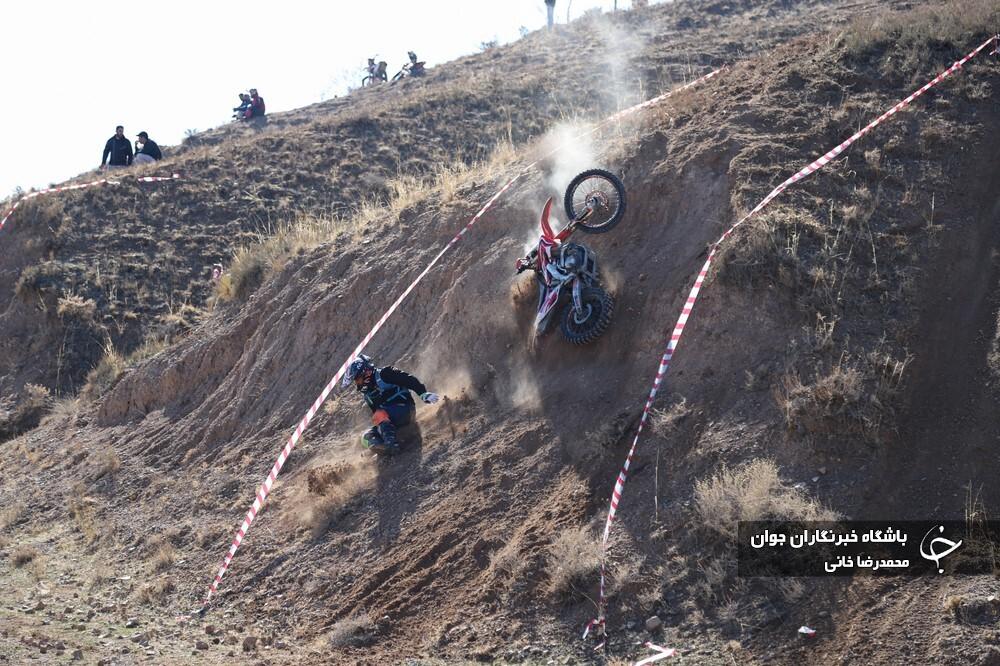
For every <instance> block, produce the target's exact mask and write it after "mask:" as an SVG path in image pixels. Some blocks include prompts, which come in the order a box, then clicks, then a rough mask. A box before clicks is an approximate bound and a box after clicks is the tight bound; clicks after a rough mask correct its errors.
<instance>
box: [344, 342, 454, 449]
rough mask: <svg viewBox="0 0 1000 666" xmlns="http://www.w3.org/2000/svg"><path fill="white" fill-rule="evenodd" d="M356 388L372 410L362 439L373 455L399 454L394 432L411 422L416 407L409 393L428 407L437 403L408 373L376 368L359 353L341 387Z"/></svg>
mask: <svg viewBox="0 0 1000 666" xmlns="http://www.w3.org/2000/svg"><path fill="white" fill-rule="evenodd" d="M351 382H354V386H355V388H357V390H358V392H359V393H361V395H362V396H363V397H364V399H365V403H367V405H368V407H369V408H370V409H371V410H372V424H373V426H372V428H370V429H369V430H368V431H366V432H365V433H364V435H362V436H361V442H362V445H364V446H365V447H366V448H369V449H371V450H372V451H374V452H375V453H378V454H385V455H390V456H391V455H395V454H397V453H399V442H397V441H396V429H397V428H401V427H403V426H406V425H409V424H410V423H412V422H413V418H414V416H415V414H416V405H415V403H414V401H413V396H412V395H410V391H414V392H416V393H417V394H418V395H419V396H420V399H421V400H423V401H424V402H425V403H427V404H433V403H435V402H437V401H438V395H437V394H436V393H430V392H428V391H427V387H426V386H424V385H423V383H422V382H421V381H420V380H419V379H417V378H416V377H414V376H413V375H411V374H408V373H406V372H403V371H402V370H399V369H398V368H394V367H392V366H391V365H387V366H385V367H384V368H376V367H375V364H374V363H373V362H372V359H371V358H369V357H368V356H365V355H364V354H361V355H360V356H358V357H357V358H356V359H354V360H353V361H351V364H350V365H349V366H348V368H347V372H346V373H345V374H344V380H343V385H344V386H345V387H347V386H350V385H351Z"/></svg>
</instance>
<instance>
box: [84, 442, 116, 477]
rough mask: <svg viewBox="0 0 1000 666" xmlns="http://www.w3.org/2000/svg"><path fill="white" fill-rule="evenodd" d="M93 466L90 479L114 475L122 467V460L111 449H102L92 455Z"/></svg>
mask: <svg viewBox="0 0 1000 666" xmlns="http://www.w3.org/2000/svg"><path fill="white" fill-rule="evenodd" d="M94 461H95V468H94V471H93V473H92V474H91V476H90V480H91V481H97V480H98V479H103V478H104V477H106V476H114V475H115V474H117V473H118V470H120V469H121V468H122V460H121V458H119V457H118V454H117V453H115V451H114V450H113V449H104V450H102V451H101V452H100V453H98V454H97V455H96V456H95V457H94Z"/></svg>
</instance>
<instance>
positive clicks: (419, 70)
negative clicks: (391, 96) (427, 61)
mask: <svg viewBox="0 0 1000 666" xmlns="http://www.w3.org/2000/svg"><path fill="white" fill-rule="evenodd" d="M426 73H427V70H425V69H424V62H423V61H420V62H414V63H407V64H405V65H403V68H402V69H401V70H399V71H398V72H396V75H395V76H393V77H392V81H390V82H389V83H390V84H392V83H396V81H399V80H400V79H404V78H406V77H409V76H417V77H420V76H423V75H424V74H426Z"/></svg>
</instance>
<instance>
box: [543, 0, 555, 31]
mask: <svg viewBox="0 0 1000 666" xmlns="http://www.w3.org/2000/svg"><path fill="white" fill-rule="evenodd" d="M545 9H546V10H547V11H548V13H549V30H551V29H552V22H553V20H554V19H555V13H556V0H545Z"/></svg>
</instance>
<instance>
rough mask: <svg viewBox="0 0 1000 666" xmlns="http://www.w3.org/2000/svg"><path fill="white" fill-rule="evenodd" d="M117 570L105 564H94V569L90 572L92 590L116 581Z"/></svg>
mask: <svg viewBox="0 0 1000 666" xmlns="http://www.w3.org/2000/svg"><path fill="white" fill-rule="evenodd" d="M114 577H115V570H114V569H112V568H111V566H109V565H107V564H105V563H104V562H97V563H96V564H94V566H93V568H91V570H90V583H89V587H90V589H91V590H95V589H97V588H99V587H101V586H102V585H104V584H105V583H106V582H108V581H110V580H114Z"/></svg>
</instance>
